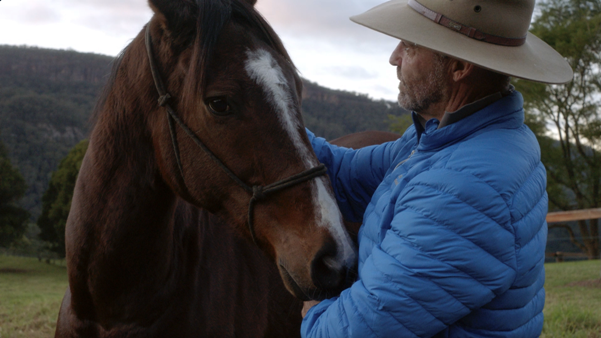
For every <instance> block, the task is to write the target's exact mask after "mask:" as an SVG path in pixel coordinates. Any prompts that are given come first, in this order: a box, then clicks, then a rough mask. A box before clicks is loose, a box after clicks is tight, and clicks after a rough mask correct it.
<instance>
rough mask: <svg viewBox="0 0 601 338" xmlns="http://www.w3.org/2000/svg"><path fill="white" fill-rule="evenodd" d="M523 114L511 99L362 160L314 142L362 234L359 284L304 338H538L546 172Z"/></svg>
mask: <svg viewBox="0 0 601 338" xmlns="http://www.w3.org/2000/svg"><path fill="white" fill-rule="evenodd" d="M522 104H523V99H522V96H521V94H519V93H518V92H513V93H512V94H510V95H509V96H506V97H504V98H502V99H500V100H498V101H496V102H494V103H492V104H491V105H489V106H487V107H486V108H484V109H482V110H480V111H479V112H477V113H475V114H473V115H471V116H469V117H466V118H464V119H462V120H460V121H458V122H456V123H453V124H451V125H448V126H446V127H444V128H441V129H437V127H438V121H437V120H430V121H428V122H427V124H426V127H425V129H424V128H423V127H422V126H421V125H419V124H418V123H415V124H414V126H412V127H410V128H409V129H408V130H407V131H406V132H405V134H404V135H403V137H402V138H401V139H399V140H398V141H396V142H391V143H386V144H383V145H380V146H372V147H367V148H363V149H360V150H352V149H346V148H339V147H335V146H332V145H330V144H328V143H327V142H326V141H325V140H324V139H321V138H316V137H315V136H314V135H313V134H312V133H311V132H308V134H309V137H310V139H311V142H312V145H313V148H314V150H315V152H316V154H317V156H318V158H319V159H320V160H321V161H322V162H323V163H325V164H326V165H327V166H328V170H329V171H328V173H329V175H330V178H331V179H332V182H333V185H334V190H335V194H336V197H337V200H338V203H339V206H340V208H341V210H342V212H343V214H344V216H345V217H346V218H348V219H350V220H354V221H361V220H362V221H363V226H362V227H361V230H360V232H359V279H358V280H357V282H355V283H354V284H353V285H352V287H350V288H349V289H347V290H345V291H344V292H342V294H341V295H340V296H339V297H337V298H333V299H328V300H325V301H323V302H321V303H320V304H318V305H316V306H315V307H313V308H312V309H311V310H310V311H309V313H308V314H307V316H306V317H305V319H304V321H303V324H302V335H303V337H432V336H435V337H519V338H524V337H538V336H539V335H540V333H541V330H542V325H543V314H542V310H543V305H544V303H545V291H544V289H543V283H544V280H545V274H544V266H543V262H544V249H545V243H546V238H547V224H546V223H545V215H546V213H547V194H546V192H545V186H546V173H545V169H544V167H543V165H542V164H541V162H540V149H539V146H538V143H537V141H536V139H535V137H534V135H533V134H532V132H531V131H530V130H529V129H528V128H527V127H526V126H525V125H524V124H523V121H524V112H523V109H522ZM414 120H415V117H414Z"/></svg>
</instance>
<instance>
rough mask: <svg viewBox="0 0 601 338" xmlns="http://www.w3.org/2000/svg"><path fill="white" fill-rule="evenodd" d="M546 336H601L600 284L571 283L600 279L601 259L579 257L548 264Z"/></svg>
mask: <svg viewBox="0 0 601 338" xmlns="http://www.w3.org/2000/svg"><path fill="white" fill-rule="evenodd" d="M545 269H546V272H547V280H546V283H545V288H546V291H547V300H546V303H545V310H544V314H545V326H544V328H543V334H542V336H541V337H544V338H564V337H575V338H601V284H597V285H596V287H590V286H588V287H587V286H579V285H571V284H572V283H577V282H583V281H592V280H595V279H596V280H598V279H599V277H600V273H601V262H599V261H598V260H595V261H580V262H566V263H552V264H547V265H545Z"/></svg>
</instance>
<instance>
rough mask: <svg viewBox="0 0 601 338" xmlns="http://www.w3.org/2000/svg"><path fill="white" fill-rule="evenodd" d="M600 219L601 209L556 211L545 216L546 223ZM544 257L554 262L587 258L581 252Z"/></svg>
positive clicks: (559, 252) (557, 253)
mask: <svg viewBox="0 0 601 338" xmlns="http://www.w3.org/2000/svg"><path fill="white" fill-rule="evenodd" d="M597 218H601V208H597V209H583V210H572V211H558V212H550V213H548V214H547V223H559V222H571V221H582V220H587V219H597ZM545 257H548V258H555V261H556V262H563V261H564V259H565V258H566V257H568V258H569V257H571V258H588V255H587V254H585V253H583V252H562V251H557V252H545Z"/></svg>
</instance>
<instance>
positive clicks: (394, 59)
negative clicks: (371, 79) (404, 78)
mask: <svg viewBox="0 0 601 338" xmlns="http://www.w3.org/2000/svg"><path fill="white" fill-rule="evenodd" d="M402 44H403V42H402V41H401V42H399V44H398V45H397V46H396V48H395V49H394V51H392V54H391V55H390V59H389V60H388V62H390V64H391V65H393V66H397V67H398V66H400V65H401V62H402V60H403V56H402V54H403V51H404V49H403V46H402Z"/></svg>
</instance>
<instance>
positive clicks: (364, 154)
mask: <svg viewBox="0 0 601 338" xmlns="http://www.w3.org/2000/svg"><path fill="white" fill-rule="evenodd" d="M307 135H308V136H309V141H310V142H311V145H312V146H313V150H314V151H315V154H316V155H317V158H318V159H319V160H320V161H321V162H322V163H323V164H325V165H326V167H327V168H328V176H329V177H330V180H331V181H332V187H333V188H334V194H335V195H336V200H337V201H338V206H339V208H340V211H341V212H342V215H343V216H344V217H345V219H347V220H349V221H352V222H360V221H361V220H362V219H363V213H364V212H365V208H366V207H367V204H368V203H369V201H370V200H371V197H372V195H373V193H374V191H375V190H376V188H377V187H378V185H379V184H380V183H381V182H382V179H383V178H384V175H385V174H386V171H387V170H388V169H389V168H390V165H391V163H392V160H393V158H391V156H392V155H391V154H394V153H395V152H394V151H393V150H392V149H393V148H395V143H396V142H389V143H384V144H382V145H377V146H370V147H365V148H361V149H357V150H355V149H350V148H344V147H338V146H335V145H332V144H330V143H328V142H327V141H326V140H325V139H323V138H321V137H316V136H315V135H314V134H313V133H312V132H311V131H309V130H308V129H307ZM397 142H398V141H397Z"/></svg>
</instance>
